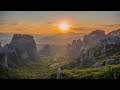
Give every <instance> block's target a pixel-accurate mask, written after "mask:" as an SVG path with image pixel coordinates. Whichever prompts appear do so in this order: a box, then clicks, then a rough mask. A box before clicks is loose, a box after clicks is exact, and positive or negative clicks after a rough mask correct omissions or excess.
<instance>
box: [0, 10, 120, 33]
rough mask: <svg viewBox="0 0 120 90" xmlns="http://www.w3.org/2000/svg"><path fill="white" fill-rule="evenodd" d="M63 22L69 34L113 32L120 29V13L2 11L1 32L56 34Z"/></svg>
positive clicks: (0, 16) (0, 14)
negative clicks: (95, 31)
mask: <svg viewBox="0 0 120 90" xmlns="http://www.w3.org/2000/svg"><path fill="white" fill-rule="evenodd" d="M63 22H65V23H67V24H69V25H70V28H69V30H68V32H76V33H89V32H91V31H94V30H96V29H100V30H104V31H105V32H111V31H113V30H116V29H119V28H120V11H0V32H7V33H25V34H54V33H60V32H62V30H60V29H59V28H58V26H59V25H60V23H63Z"/></svg>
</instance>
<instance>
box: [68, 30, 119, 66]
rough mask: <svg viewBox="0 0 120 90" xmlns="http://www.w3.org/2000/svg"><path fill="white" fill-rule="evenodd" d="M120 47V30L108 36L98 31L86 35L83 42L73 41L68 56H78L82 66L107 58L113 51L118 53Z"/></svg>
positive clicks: (69, 45) (69, 46)
mask: <svg viewBox="0 0 120 90" xmlns="http://www.w3.org/2000/svg"><path fill="white" fill-rule="evenodd" d="M78 41H79V42H78ZM77 42H78V43H77ZM113 45H114V46H113ZM119 45H120V29H118V30H116V31H113V32H110V33H108V34H107V35H105V32H104V31H102V30H96V31H93V32H91V33H90V34H88V35H85V36H84V38H83V40H82V41H81V40H73V42H72V44H68V46H67V56H68V57H75V56H77V57H78V62H77V64H79V65H81V66H82V65H83V64H84V63H85V62H86V61H87V62H93V61H96V60H98V59H102V58H104V57H106V56H107V55H109V54H110V53H112V52H113V51H115V52H118V50H117V48H119ZM111 50H113V51H111Z"/></svg>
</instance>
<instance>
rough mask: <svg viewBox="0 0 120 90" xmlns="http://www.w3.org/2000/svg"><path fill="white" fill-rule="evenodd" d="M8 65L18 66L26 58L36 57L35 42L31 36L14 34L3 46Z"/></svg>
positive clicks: (26, 59) (32, 58)
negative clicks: (9, 41)
mask: <svg viewBox="0 0 120 90" xmlns="http://www.w3.org/2000/svg"><path fill="white" fill-rule="evenodd" d="M3 52H4V54H5V57H4V60H5V61H7V62H6V64H8V67H18V66H19V65H21V64H23V63H24V62H26V61H28V60H35V59H36V54H37V53H36V52H37V48H36V43H35V40H34V38H33V36H30V35H21V34H15V35H14V36H13V38H12V41H11V43H9V44H6V45H5V46H4V47H3Z"/></svg>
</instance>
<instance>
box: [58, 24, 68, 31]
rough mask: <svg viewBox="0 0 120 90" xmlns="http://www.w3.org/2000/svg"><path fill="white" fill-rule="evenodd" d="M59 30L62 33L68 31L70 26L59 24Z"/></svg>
mask: <svg viewBox="0 0 120 90" xmlns="http://www.w3.org/2000/svg"><path fill="white" fill-rule="evenodd" d="M59 28H60V29H61V30H63V31H66V30H68V29H69V28H70V26H69V25H68V24H67V23H61V24H60V25H59Z"/></svg>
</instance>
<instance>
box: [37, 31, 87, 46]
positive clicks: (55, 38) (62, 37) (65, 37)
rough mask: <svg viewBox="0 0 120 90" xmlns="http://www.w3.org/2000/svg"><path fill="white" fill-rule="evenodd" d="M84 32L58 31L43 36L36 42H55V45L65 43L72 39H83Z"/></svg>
mask: <svg viewBox="0 0 120 90" xmlns="http://www.w3.org/2000/svg"><path fill="white" fill-rule="evenodd" d="M84 35H86V34H85V33H74V32H70V33H59V34H56V35H52V36H47V37H43V38H41V39H38V40H37V42H39V43H41V44H56V45H66V44H68V43H70V42H71V41H72V40H74V39H83V36H84Z"/></svg>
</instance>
